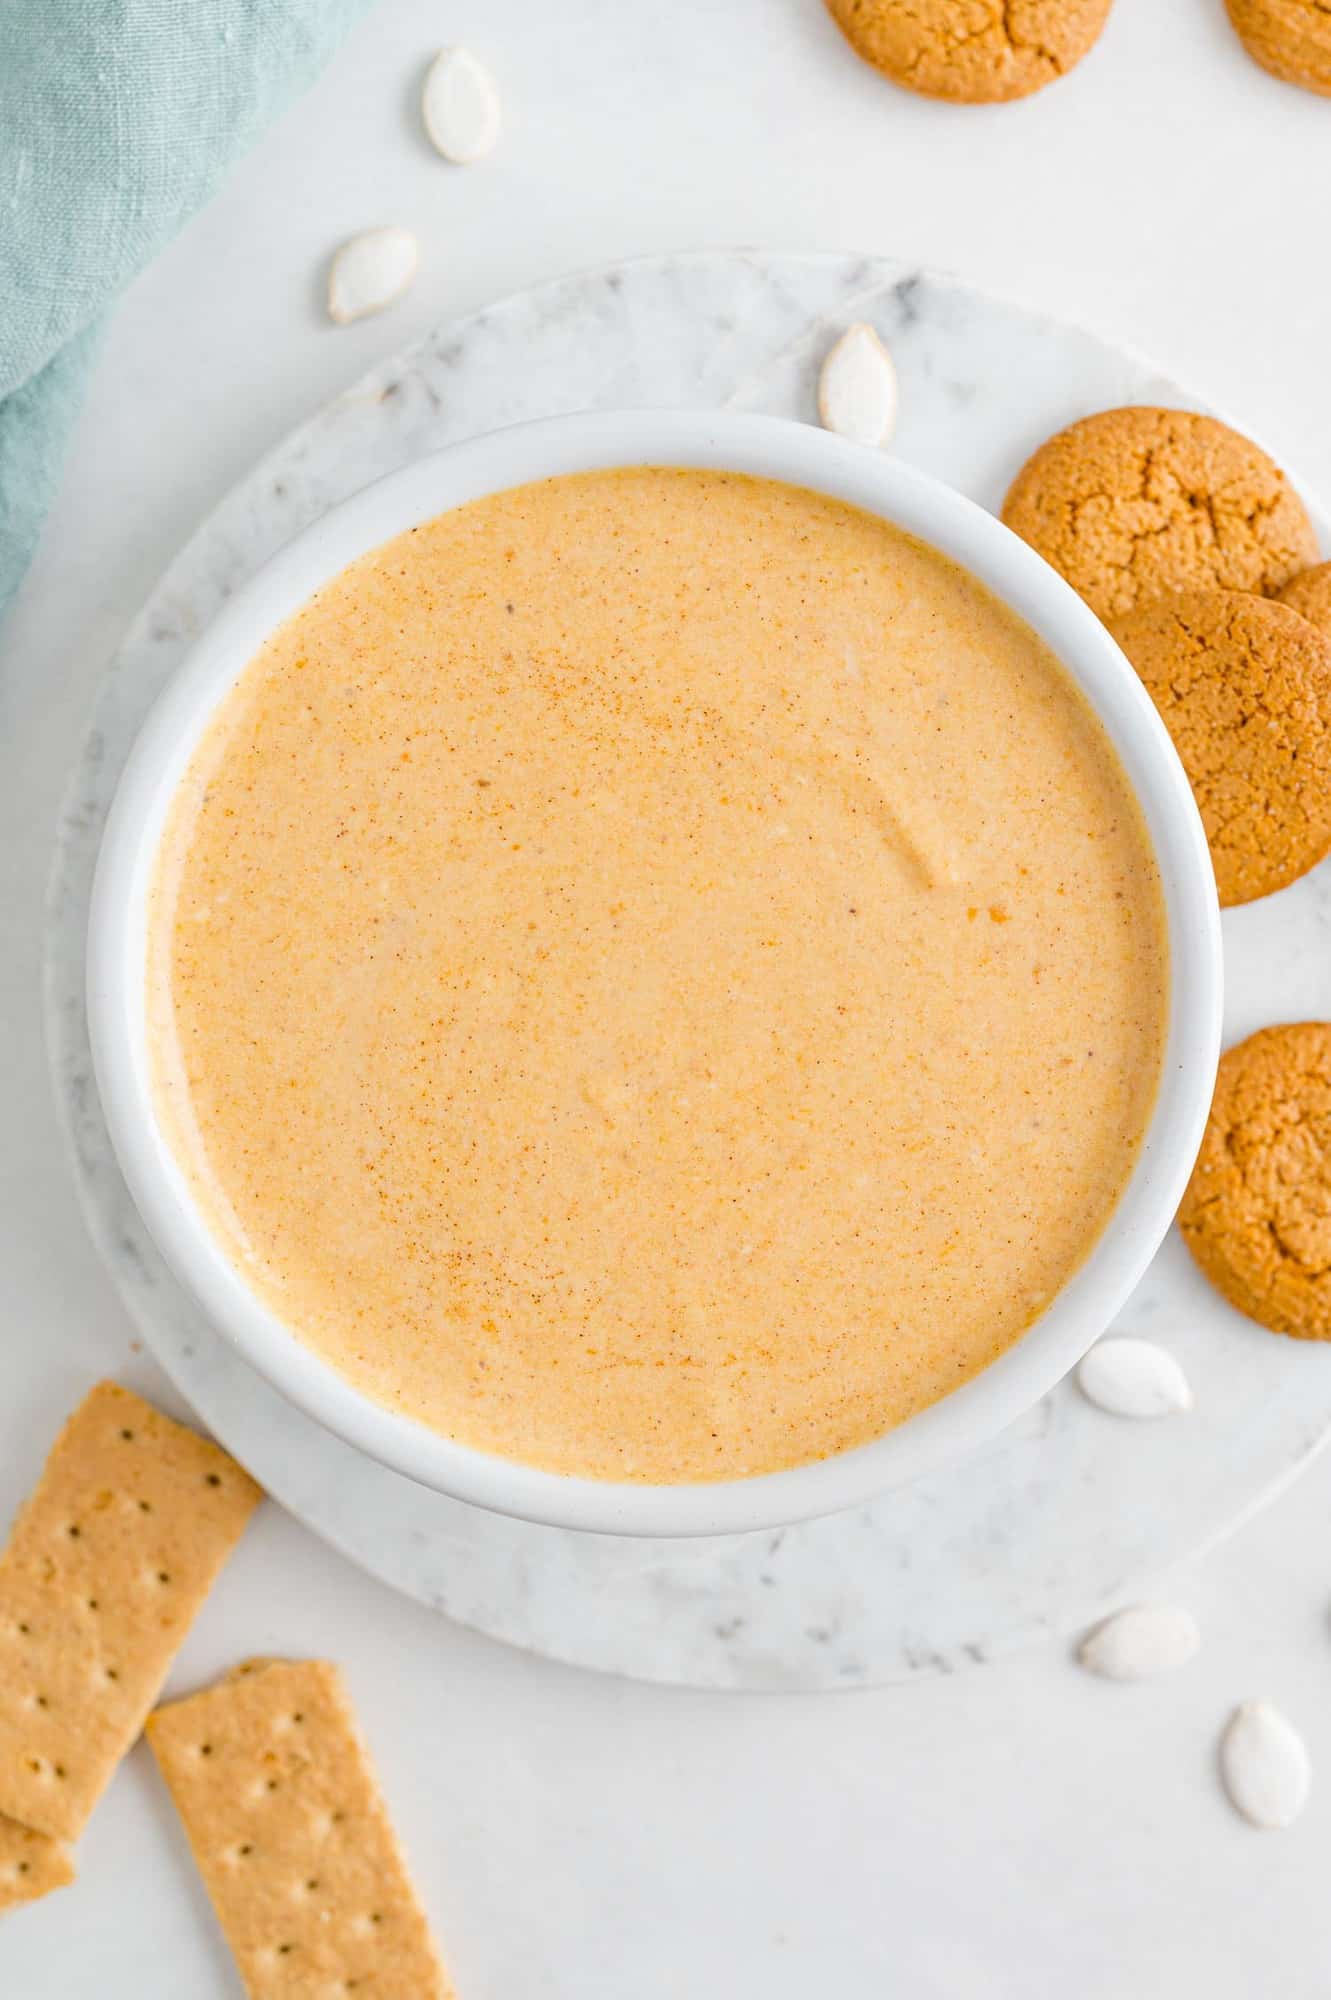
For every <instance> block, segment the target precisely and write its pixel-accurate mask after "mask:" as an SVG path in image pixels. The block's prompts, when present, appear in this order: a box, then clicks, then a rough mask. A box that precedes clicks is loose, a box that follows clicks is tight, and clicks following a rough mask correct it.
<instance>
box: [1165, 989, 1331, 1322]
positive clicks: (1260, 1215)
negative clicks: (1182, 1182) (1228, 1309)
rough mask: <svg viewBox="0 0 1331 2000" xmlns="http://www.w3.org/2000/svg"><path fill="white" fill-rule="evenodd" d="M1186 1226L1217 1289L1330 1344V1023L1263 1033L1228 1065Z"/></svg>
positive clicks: (1183, 1215) (1182, 1213) (1265, 1317)
mask: <svg viewBox="0 0 1331 2000" xmlns="http://www.w3.org/2000/svg"><path fill="white" fill-rule="evenodd" d="M1178 1219H1179V1227H1180V1229H1181V1230H1182V1232H1183V1240H1184V1242H1185V1243H1186V1244H1187V1246H1188V1248H1189V1249H1190V1250H1191V1252H1192V1254H1193V1256H1194V1257H1195V1258H1196V1260H1197V1262H1198V1264H1199V1265H1200V1266H1201V1268H1202V1270H1203V1271H1204V1272H1205V1273H1206V1275H1207V1277H1208V1278H1209V1279H1210V1280H1211V1283H1212V1284H1213V1285H1215V1286H1216V1287H1217V1289H1218V1290H1219V1291H1221V1292H1223V1293H1224V1295H1225V1297H1226V1298H1227V1299H1228V1300H1229V1302H1230V1304H1231V1305H1234V1306H1237V1307H1238V1309H1239V1311H1240V1312H1243V1313H1247V1314H1248V1316H1249V1318H1251V1319H1255V1320H1259V1321H1260V1322H1261V1324H1262V1325H1263V1326H1268V1327H1270V1328H1271V1329H1272V1331H1273V1332H1275V1333H1288V1334H1293V1335H1294V1336H1295V1338H1296V1339H1300V1340H1331V1026H1329V1025H1328V1024H1327V1023H1326V1022H1323V1021H1303V1022H1299V1023H1297V1024H1295V1025H1293V1026H1290V1027H1280V1028H1263V1029H1261V1030H1260V1032H1259V1033H1257V1034H1255V1035H1251V1036H1249V1038H1248V1040H1247V1041H1246V1042H1240V1044H1239V1045H1238V1047H1237V1048H1233V1049H1230V1050H1229V1052H1228V1053H1227V1054H1226V1055H1225V1056H1223V1057H1222V1058H1221V1062H1220V1073H1219V1076H1218V1077H1217V1079H1216V1090H1215V1098H1214V1101H1213V1102H1212V1105H1211V1115H1210V1118H1209V1120H1208V1121H1207V1126H1206V1136H1205V1137H1204V1139H1203V1140H1202V1149H1201V1152H1200V1153H1199V1154H1198V1156H1197V1164H1196V1166H1195V1167H1194V1169H1193V1174H1192V1179H1191V1181H1190V1182H1189V1183H1188V1190H1187V1193H1186V1194H1185V1195H1184V1197H1183V1205H1182V1207H1181V1208H1180V1209H1179V1218H1178Z"/></svg>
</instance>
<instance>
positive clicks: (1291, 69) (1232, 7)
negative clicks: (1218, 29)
mask: <svg viewBox="0 0 1331 2000" xmlns="http://www.w3.org/2000/svg"><path fill="white" fill-rule="evenodd" d="M1225 4H1226V6H1227V7H1228V9H1229V18H1230V20H1231V21H1232V22H1233V24H1234V28H1235V32H1236V33H1237V34H1238V36H1239V39H1240V41H1241V42H1242V43H1243V46H1244V48H1245V49H1246V50H1247V51H1248V54H1249V55H1250V56H1251V57H1252V59H1253V61H1254V62H1255V63H1259V64H1260V65H1261V67H1262V68H1263V69H1264V70H1269V72H1270V74H1271V75H1272V76H1278V77H1279V78H1280V79H1281V80H1282V82H1284V83H1297V84H1298V85H1299V86H1300V88H1301V89H1303V90H1314V91H1316V92H1318V94H1319V95H1320V96H1322V97H1331V0H1225Z"/></svg>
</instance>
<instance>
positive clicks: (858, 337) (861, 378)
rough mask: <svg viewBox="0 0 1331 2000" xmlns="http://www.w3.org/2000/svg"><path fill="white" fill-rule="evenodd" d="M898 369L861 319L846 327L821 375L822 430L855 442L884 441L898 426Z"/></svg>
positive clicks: (877, 443) (819, 394) (872, 443)
mask: <svg viewBox="0 0 1331 2000" xmlns="http://www.w3.org/2000/svg"><path fill="white" fill-rule="evenodd" d="M898 400H899V395H898V389H897V371H896V368H895V367H894V366H893V362H892V356H891V355H890V354H889V353H888V351H887V349H886V348H885V347H884V346H883V343H882V341H881V340H880V339H879V338H878V335H877V334H876V333H875V332H874V330H873V328H872V327H871V326H868V325H866V324H865V323H864V321H863V320H861V321H860V322H858V324H857V325H855V326H850V327H847V328H846V331H845V332H844V333H843V334H842V336H841V338H840V340H839V341H838V342H837V344H836V346H835V347H834V348H833V349H832V350H831V352H830V353H829V355H828V357H827V359H826V360H825V361H824V363H823V366H822V372H821V374H820V375H819V377H818V415H819V417H820V418H821V419H822V424H823V428H824V430H829V431H836V432H837V434H838V436H840V437H845V438H851V439H852V440H853V441H854V442H855V443H856V444H871V445H882V444H886V443H887V442H888V439H889V438H890V437H891V435H892V433H893V431H894V430H895V429H896V427H897V403H898Z"/></svg>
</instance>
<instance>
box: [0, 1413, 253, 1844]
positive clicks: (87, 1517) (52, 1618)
mask: <svg viewBox="0 0 1331 2000" xmlns="http://www.w3.org/2000/svg"><path fill="white" fill-rule="evenodd" d="M260 1497H261V1496H260V1491H259V1488H258V1487H257V1486H256V1485H255V1484H254V1481H253V1480H252V1479H250V1478H249V1477H248V1475H247V1474H245V1473H244V1472H242V1471H241V1469H240V1467H239V1466H238V1465H237V1464H235V1462H234V1461H233V1460H232V1459H230V1458H228V1457H227V1455H226V1453H225V1452H224V1451H220V1450H219V1449H218V1447H217V1446H216V1445H213V1444H208V1443H206V1442H205V1440H204V1439H203V1438H201V1437H199V1436H197V1435H196V1434H195V1432H193V1431H190V1430H186V1429H184V1428H183V1426H182V1425H180V1424H175V1423H172V1421H171V1419H170V1418H169V1417H164V1416H163V1415H162V1413H161V1411H160V1410H155V1409H153V1407H152V1406H151V1404H149V1403H145V1402H143V1401H142V1399H141V1398H140V1397H138V1396H135V1395H132V1394H131V1393H130V1391H129V1390H128V1389H122V1388H120V1387H119V1386H118V1384H116V1383H114V1382H103V1383H100V1384H99V1385H98V1387H97V1388H95V1389H94V1390H93V1391H92V1394H91V1395H90V1396H88V1397H87V1398H86V1399H85V1400H84V1401H83V1402H82V1403H81V1404H80V1405H79V1407H78V1409H77V1410H76V1411H75V1412H74V1414H73V1416H72V1417H71V1418H70V1419H69V1421H68V1422H67V1423H66V1425H65V1427H64V1429H63V1430H62V1431H61V1433H60V1435H59V1437H58V1438H57V1439H56V1441H55V1445H54V1447H53V1448H52V1451H51V1455H50V1457H49V1458H48V1459H47V1461H46V1467H45V1470H44V1471H43V1473H42V1476H41V1479H40V1480H39V1481H38V1483H37V1487H36V1489H35V1491H34V1492H33V1494H32V1496H31V1498H30V1499H29V1500H28V1501H27V1502H26V1503H25V1504H24V1506H23V1508H22V1510H21V1512H20V1514H19V1517H18V1519H17V1521H16V1522H15V1524H14V1528H13V1532H12V1533H11V1535H10V1538H9V1545H8V1547H7V1548H6V1549H5V1551H4V1554H3V1556H0V1813H4V1814H7V1815H8V1816H9V1817H10V1818H11V1819H16V1820H18V1821H19V1822H20V1824H21V1825H23V1826H27V1827H32V1828H34V1829H35V1830H36V1831H37V1832H39V1833H45V1834H50V1835H51V1836H52V1837H53V1838H55V1839H57V1840H76V1839H77V1838H78V1836H79V1834H80V1833H81V1832H82V1830H83V1826H84V1823H85V1822H86V1820H87V1818H88V1815H89V1813H90V1812H91V1811H92V1809H93V1807H94V1805H95V1804H96V1803H97V1800H98V1798H99V1797H100V1796H101V1793H102V1790H103V1788H104V1787H105V1785H106V1783H107V1780H108V1779H109V1778H110V1776H111V1773H112V1771H114V1769H115V1767H116V1765H117V1764H118V1763H119V1761H120V1759H121V1757H123V1756H124V1754H125V1752H126V1750H128V1749H129V1747H130V1745H131V1743H133V1741H134V1739H135V1737H136V1736H137V1735H138V1734H139V1731H140V1730H141V1729H142V1727H143V1724H144V1720H145V1718H146V1716H147V1714H148V1710H149V1709H150V1708H151V1707H152V1704H153V1702H154V1701H155V1700H156V1698H157V1695H158V1692H159V1690H160V1688H161V1685H162V1682H163V1681H164V1680H165V1678H166V1673H167V1669H168V1668H169V1667H170V1665H171V1661H172V1659H173V1658H174V1657H175V1654H176V1650H177V1648H178V1647H179V1646H180V1643H181V1641H182V1640H183V1639H184V1637H185V1634H186V1632H188V1630H189V1628H190V1624H191V1622H192V1620H193V1618H194V1616H195V1613H196V1612H197V1611H198V1609H199V1606H200V1605H201V1604H202V1603H203V1600H204V1598H205V1597H206V1596H207V1595H208V1591H209V1588H210V1587H211V1585H212V1582H213V1579H214V1577H215V1576H216V1575H217V1572H218V1570H219V1569H220V1568H221V1567H222V1564H223V1563H224V1562H225V1560H226V1558H227V1556H228V1555H229V1554H230V1553H231V1550H232V1549H233V1547H234V1546H235V1544H236V1542H237V1540H238V1539H239V1537H240V1533H241V1530H242V1529H243V1528H244V1526H245V1523H246V1521H247V1520H248V1519H249V1517H250V1514H251V1512H252V1511H253V1509H254V1506H255V1503H256V1502H257V1501H258V1500H259V1498H260Z"/></svg>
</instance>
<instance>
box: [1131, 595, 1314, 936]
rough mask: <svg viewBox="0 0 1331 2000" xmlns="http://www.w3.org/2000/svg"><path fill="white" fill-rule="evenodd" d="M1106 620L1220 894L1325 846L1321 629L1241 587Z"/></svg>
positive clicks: (1265, 887) (1271, 878)
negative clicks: (1199, 833) (1192, 799)
mask: <svg viewBox="0 0 1331 2000" xmlns="http://www.w3.org/2000/svg"><path fill="white" fill-rule="evenodd" d="M1109 629H1110V631H1111V632H1112V633H1113V635H1114V637H1115V638H1116V639H1117V640H1118V643H1119V645H1120V646H1122V648H1123V650H1124V652H1125V653H1126V654H1127V656H1128V658H1129V659H1130V660H1131V662H1132V664H1133V666H1134V667H1135V668H1136V669H1137V672H1138V673H1139V674H1140V675H1141V677H1142V679H1143V681H1144V682H1145V683H1146V687H1147V690H1148V691H1149V693H1150V696H1151V699H1152V700H1153V701H1154V703H1155V705H1156V707H1157V708H1158V709H1159V711H1160V713H1161V715H1162V716H1163V717H1164V719H1165V723H1166V726H1167V727H1168V730H1169V733H1170V735H1171V736H1172V737H1173V739H1174V747H1175V748H1176V750H1177V751H1178V753H1179V756H1180V757H1181V758H1182V760H1183V768H1184V769H1185V770H1186V772H1187V774H1188V777H1189V779H1190V780H1191V783H1192V789H1193V791H1194V793H1195V794H1196V798H1197V804H1198V806H1199V807H1200V808H1201V815H1202V820H1203V823H1204V824H1205V827H1206V837H1207V839H1208V840H1209V841H1210V843H1211V859H1212V861H1213V862H1214V864H1215V877H1216V884H1217V886H1218V888H1219V890H1220V901H1221V902H1222V903H1223V904H1225V905H1226V906H1228V905H1230V904H1233V903H1250V902H1252V900H1253V899H1254V897H1257V896H1269V895H1270V894H1271V892H1272V890H1274V889H1283V888H1284V887H1285V885H1286V883H1288V882H1292V881H1294V879H1295V877H1296V876H1299V875H1302V874H1304V873H1305V872H1306V871H1307V870H1308V869H1309V868H1311V867H1312V865H1313V863H1314V862H1316V861H1320V860H1321V858H1322V856H1323V855H1324V854H1325V853H1326V852H1327V850H1328V848H1331V640H1328V638H1327V637H1326V635H1325V633H1322V632H1319V631H1318V629H1317V627H1316V626H1315V625H1311V624H1310V623H1309V622H1308V620H1307V619H1306V618H1301V617H1300V616H1299V614H1298V612H1297V611H1291V610H1290V609H1289V608H1288V606H1287V605H1284V604H1276V603H1273V602H1272V601H1271V600H1270V599H1269V598H1265V597H1254V596H1251V595H1249V593H1248V592H1246V591H1241V590H1212V591H1193V592H1191V593H1189V594H1188V595H1186V596H1182V597H1167V598H1154V599H1152V600H1151V601H1150V602H1149V603H1146V604H1142V605H1139V606H1138V608H1137V610H1135V611H1130V612H1129V613H1128V614H1127V616H1126V617H1124V618H1119V619H1116V620H1115V621H1114V622H1113V623H1112V624H1111V625H1110V628H1109Z"/></svg>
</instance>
